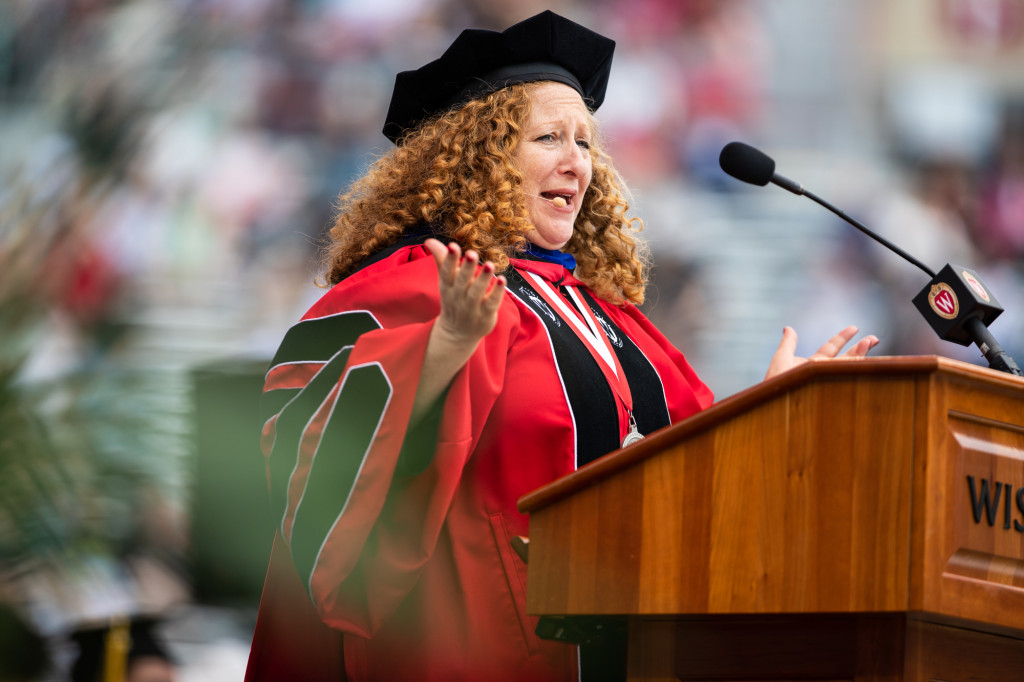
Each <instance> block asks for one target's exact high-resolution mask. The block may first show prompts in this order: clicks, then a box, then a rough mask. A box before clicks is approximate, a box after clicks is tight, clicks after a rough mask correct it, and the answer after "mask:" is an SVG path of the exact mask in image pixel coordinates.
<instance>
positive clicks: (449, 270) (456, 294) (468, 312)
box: [424, 239, 506, 348]
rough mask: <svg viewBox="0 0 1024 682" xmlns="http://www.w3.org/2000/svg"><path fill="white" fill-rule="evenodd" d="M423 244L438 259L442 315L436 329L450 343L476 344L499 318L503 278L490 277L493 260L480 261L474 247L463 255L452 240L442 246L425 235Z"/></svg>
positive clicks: (503, 287) (503, 288) (504, 282)
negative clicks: (481, 262)
mask: <svg viewBox="0 0 1024 682" xmlns="http://www.w3.org/2000/svg"><path fill="white" fill-rule="evenodd" d="M424 246H426V247H427V249H428V250H429V251H430V253H431V255H433V256H434V261H435V262H436V263H437V275H438V280H439V282H438V286H439V288H440V293H441V315H440V317H438V320H437V322H436V324H437V325H438V326H439V327H440V329H439V332H440V333H442V334H444V335H445V337H446V340H448V341H450V342H452V343H455V344H458V345H462V344H470V345H472V346H473V348H475V347H476V344H477V343H478V342H479V341H480V339H482V338H484V337H485V336H487V334H489V333H490V332H491V330H492V329H494V325H495V323H496V322H497V320H498V308H499V307H500V306H501V302H502V300H503V299H504V295H505V285H506V281H505V278H504V277H502V276H500V275H499V276H498V277H493V275H494V263H491V262H490V261H487V262H486V263H483V265H481V264H480V257H479V256H478V255H477V253H476V252H475V251H467V252H466V255H465V257H463V255H462V249H461V248H459V245H458V244H456V243H455V242H452V243H451V244H448V245H447V246H445V245H444V244H442V243H441V242H439V241H438V240H436V239H428V240H427V241H426V242H425V243H424ZM492 283H493V286H492Z"/></svg>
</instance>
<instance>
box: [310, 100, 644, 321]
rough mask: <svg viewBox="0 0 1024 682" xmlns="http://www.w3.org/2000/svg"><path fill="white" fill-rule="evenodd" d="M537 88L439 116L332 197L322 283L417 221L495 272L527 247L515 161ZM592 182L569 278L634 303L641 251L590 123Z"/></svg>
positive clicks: (573, 243) (572, 247)
mask: <svg viewBox="0 0 1024 682" xmlns="http://www.w3.org/2000/svg"><path fill="white" fill-rule="evenodd" d="M535 85H536V84H525V85H513V86H509V87H507V88H503V89H501V90H498V91H496V92H493V93H491V94H489V95H486V96H484V97H481V98H479V99H475V100H472V101H470V102H468V103H467V104H465V105H463V106H461V107H459V108H457V109H454V110H452V111H449V112H447V113H444V114H442V115H441V116H439V117H437V118H435V119H434V120H432V121H429V122H427V123H425V124H423V125H421V126H419V127H418V128H416V129H415V130H412V131H410V132H409V133H407V134H406V136H405V137H403V138H402V139H401V140H400V143H399V145H398V147H396V148H395V149H393V150H391V151H390V152H388V153H387V154H385V155H384V156H382V157H381V158H379V159H378V160H377V161H376V162H375V163H374V164H373V166H372V167H371V168H370V170H369V172H368V173H367V174H366V175H365V176H363V177H362V178H361V179H359V180H358V181H356V182H355V184H353V185H352V187H351V188H350V189H349V191H348V192H345V193H344V194H342V195H341V196H340V197H339V198H338V207H337V208H338V212H337V218H336V219H335V222H334V226H333V227H332V228H331V230H330V242H329V243H328V244H327V246H326V247H325V249H324V254H323V257H324V265H325V270H326V272H325V275H324V279H325V280H326V284H327V285H328V286H329V285H333V284H337V283H338V282H339V281H341V280H342V279H343V278H344V277H345V276H346V275H348V274H350V273H351V272H353V271H354V270H355V269H356V268H357V267H358V266H359V264H360V263H361V262H362V261H363V260H365V259H366V258H367V257H369V256H370V255H372V254H373V253H375V252H377V251H379V250H380V249H382V248H384V247H386V246H389V245H391V244H393V243H394V242H396V241H398V240H399V239H400V238H401V237H402V235H403V234H404V233H405V231H406V230H407V229H408V228H409V227H411V226H413V225H416V224H422V223H429V224H430V225H431V226H433V228H434V229H435V230H436V231H438V232H440V233H441V235H443V236H446V237H448V238H449V239H451V240H454V241H456V242H458V243H459V245H460V246H461V247H462V248H463V249H474V250H476V251H477V252H478V253H479V254H480V256H481V259H482V260H491V261H493V262H494V264H495V265H496V266H497V269H498V270H499V271H502V270H505V269H506V268H507V267H508V263H509V258H515V257H517V255H519V254H521V253H522V252H523V250H524V249H525V248H526V245H527V244H526V242H527V238H526V235H527V233H528V232H530V230H532V229H533V226H532V225H531V224H530V220H529V215H528V213H527V210H526V198H525V196H524V195H523V192H522V180H523V178H522V175H521V174H520V172H519V170H518V169H517V168H516V165H515V161H514V154H515V150H516V147H517V145H518V144H519V137H520V132H521V129H522V125H523V124H524V122H525V121H526V119H527V116H528V115H529V112H530V92H531V90H532V89H533V87H534V86H535ZM591 127H592V129H593V130H594V132H595V139H594V140H593V141H592V144H591V147H590V154H591V159H592V165H593V175H592V179H591V181H590V186H589V187H588V188H587V192H586V194H585V195H584V197H583V204H582V206H581V209H580V213H579V215H578V216H577V218H576V225H575V228H574V231H573V236H572V238H571V239H570V240H569V242H568V243H567V244H566V245H565V247H564V248H563V250H564V251H566V252H568V253H571V254H572V255H573V256H574V257H575V258H576V263H577V269H576V273H575V274H576V276H577V277H578V278H579V279H580V280H582V281H583V282H585V283H586V284H587V285H588V286H589V287H590V288H591V289H592V290H593V291H594V293H596V294H597V295H598V296H600V297H601V298H604V299H605V300H608V301H611V302H613V303H617V304H621V303H623V302H626V301H628V302H631V303H636V304H639V303H642V302H643V299H644V288H645V286H646V271H647V252H646V249H645V247H644V245H643V243H642V242H641V241H639V240H638V239H637V237H636V235H637V233H638V232H639V231H640V230H641V229H642V227H643V223H642V222H641V221H640V219H639V218H628V217H626V212H627V211H628V210H629V203H628V202H627V201H626V198H625V186H624V184H623V183H622V180H621V178H620V177H619V176H618V173H617V172H616V171H615V170H614V168H613V166H612V163H611V159H610V158H609V157H608V155H607V154H606V153H605V152H604V151H602V149H601V145H600V139H599V138H598V136H597V135H596V133H597V128H596V125H595V124H594V122H593V121H592V122H591Z"/></svg>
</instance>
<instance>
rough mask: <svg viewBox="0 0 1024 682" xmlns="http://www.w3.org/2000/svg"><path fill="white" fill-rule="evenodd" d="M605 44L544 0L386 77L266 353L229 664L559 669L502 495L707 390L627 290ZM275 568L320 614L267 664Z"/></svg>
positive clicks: (291, 624) (532, 673)
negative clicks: (376, 122)
mask: <svg viewBox="0 0 1024 682" xmlns="http://www.w3.org/2000/svg"><path fill="white" fill-rule="evenodd" d="M613 47H614V43H612V41H610V40H608V39H606V38H604V37H602V36H599V35H598V34H596V33H593V32H591V31H589V30H587V29H585V28H583V27H582V26H579V25H577V24H574V23H573V22H570V21H568V20H566V19H563V18H561V17H559V16H557V15H555V14H552V13H550V12H545V13H543V14H540V15H537V16H535V17H533V18H531V19H528V20H526V21H524V22H522V23H520V24H517V25H516V26H513V27H511V28H509V29H508V30H506V31H504V32H503V33H494V32H490V31H466V32H463V34H462V35H461V36H460V37H459V39H458V40H456V42H455V43H454V44H453V45H452V47H451V48H449V50H448V51H447V52H446V53H445V54H444V55H443V56H442V57H441V58H440V59H438V60H437V61H435V62H432V63H431V64H428V65H426V66H425V67H423V68H421V69H419V70H417V71H415V72H405V73H403V74H400V75H399V77H398V79H397V81H396V88H395V94H394V96H393V99H392V106H391V110H390V111H389V115H388V121H387V124H386V126H385V134H387V135H388V136H389V137H391V138H392V139H393V140H395V141H396V142H397V145H398V146H397V148H396V149H394V150H393V151H392V152H391V153H389V154H388V155H386V156H384V157H383V158H382V159H381V160H380V161H379V162H378V163H377V164H376V165H375V167H374V168H373V169H371V171H370V172H369V173H368V175H367V176H366V177H364V178H363V179H362V180H360V181H359V182H357V183H356V184H355V186H354V187H353V188H352V189H351V190H350V191H349V192H348V193H347V194H345V195H343V196H342V198H341V201H340V209H339V216H338V219H337V221H336V223H335V226H334V228H333V230H332V232H331V237H332V240H333V243H332V245H331V247H330V249H329V251H328V270H327V279H328V283H329V284H331V285H332V288H331V289H330V290H329V291H328V292H327V293H326V294H325V296H324V297H323V298H322V299H321V300H320V301H319V302H318V303H317V304H316V305H314V306H313V308H312V309H311V310H310V311H309V312H308V313H307V314H306V315H305V317H304V318H303V321H302V322H300V323H299V324H297V325H296V326H295V327H293V328H292V330H290V331H289V332H288V334H287V336H286V337H285V340H284V342H283V343H282V346H281V349H280V350H279V351H278V354H277V357H275V359H274V362H273V363H272V366H271V369H270V371H269V372H268V374H267V382H266V387H265V393H264V398H265V405H266V406H267V420H266V425H265V428H264V451H265V453H266V454H267V456H268V472H269V476H270V490H271V498H272V500H273V503H274V512H275V513H276V514H278V515H279V516H278V518H279V519H280V520H281V523H280V527H279V538H278V543H277V546H276V547H275V558H274V559H273V561H272V567H271V571H270V574H269V575H268V582H267V587H266V588H265V593H264V598H263V603H262V605H261V616H260V625H259V626H258V628H257V633H256V637H255V639H254V643H253V653H252V656H251V657H250V666H249V674H248V679H250V680H256V679H285V678H287V679H300V678H301V679H307V677H304V676H303V675H306V674H307V673H305V672H303V673H301V674H300V673H298V672H297V671H296V668H295V666H298V665H302V663H303V662H306V663H308V662H309V661H310V660H312V659H311V658H310V657H317V658H316V660H317V661H318V662H317V664H316V665H314V666H313V667H314V668H317V672H320V673H322V672H323V671H324V670H325V669H326V667H327V666H329V665H335V666H340V665H342V659H343V665H344V668H345V673H344V674H345V675H347V677H348V679H351V680H364V679H365V680H371V679H372V680H378V679H379V680H406V679H416V680H446V681H450V680H474V681H477V680H569V679H576V677H577V665H578V655H577V651H576V649H575V647H571V646H568V645H566V644H563V643H559V642H551V641H545V640H541V639H539V638H538V637H537V636H536V635H535V634H534V628H535V626H536V619H534V618H532V617H530V616H528V615H527V614H526V612H525V577H526V570H525V565H524V564H523V563H522V561H521V560H520V559H519V557H518V556H516V554H515V552H514V551H513V549H512V546H511V543H510V540H511V538H512V537H514V536H517V535H527V533H528V525H527V519H526V517H524V516H523V515H521V514H519V513H518V512H517V510H516V508H515V504H516V500H517V499H518V498H519V497H520V496H522V495H523V494H525V493H527V492H529V491H531V490H533V489H536V488H538V487H540V486H542V485H544V484H546V483H549V482H551V481H553V480H554V479H556V478H559V477H561V476H564V475H566V474H568V473H570V472H571V471H572V470H573V469H574V468H576V467H578V466H581V465H583V464H585V463H587V462H589V461H592V460H593V459H595V458H597V457H600V456H602V455H604V454H607V453H608V452H611V451H613V450H615V449H617V448H618V447H620V446H621V445H623V444H628V443H629V442H631V441H632V440H634V439H637V438H639V437H642V435H643V434H648V433H651V432H652V431H654V430H657V429H659V428H662V427H664V426H667V425H668V424H670V423H673V422H676V421H679V420H681V419H684V418H686V417H687V416H690V415H692V414H694V413H695V412H697V411H699V410H701V409H703V408H705V407H707V406H708V405H710V404H711V402H712V394H711V391H710V390H709V389H708V388H707V387H706V386H705V385H704V384H703V382H701V381H700V379H699V378H698V377H697V375H696V373H695V372H694V371H693V370H692V369H691V368H690V366H689V365H688V364H687V362H686V360H685V358H684V357H683V355H682V354H681V353H680V352H679V351H678V350H676V349H675V348H674V347H672V345H671V344H669V343H668V341H667V340H666V339H665V338H664V337H663V336H662V335H661V334H660V333H659V332H658V331H657V330H656V329H655V328H654V327H653V326H652V325H651V324H650V323H649V322H648V321H647V320H646V318H644V316H643V315H642V314H641V313H640V312H639V311H638V310H637V308H636V307H635V304H637V303H639V302H641V301H642V299H643V287H644V260H643V256H642V251H641V250H640V248H639V246H638V243H637V241H636V240H635V232H634V230H633V224H634V220H635V219H631V218H628V217H627V216H626V211H627V208H628V206H627V203H626V201H625V199H624V197H623V190H622V187H621V184H620V183H619V181H618V179H617V177H616V174H615V172H614V170H613V168H612V166H611V164H610V161H609V160H608V158H607V157H606V155H605V154H604V153H603V152H602V150H601V144H600V138H599V136H598V135H597V129H596V125H595V122H594V120H593V118H592V114H591V111H592V110H593V109H596V108H597V107H598V106H599V105H600V103H601V100H602V99H603V96H604V89H605V84H606V83H607V76H608V70H609V68H610V64H611V53H612V49H613ZM588 104H589V107H588ZM852 334H853V331H851V330H845V331H844V332H843V334H842V335H840V336H837V337H836V338H835V339H833V342H831V343H833V344H838V345H837V346H836V348H835V349H834V350H833V349H832V348H831V347H829V348H825V349H823V350H822V351H820V352H821V353H822V354H825V355H834V354H835V353H836V352H837V351H838V347H839V346H841V345H843V344H844V343H845V342H846V341H847V340H849V337H850V336H852ZM790 344H795V335H793V334H792V332H791V330H789V331H787V332H786V338H785V339H784V342H783V345H782V346H780V351H779V352H778V353H777V354H776V357H775V359H774V360H773V364H772V369H771V370H770V372H776V371H781V370H782V369H785V368H786V367H788V366H790V365H792V364H795V363H796V362H798V361H799V359H797V358H795V357H794V356H793V352H792V347H791V346H790ZM870 345H871V342H870V341H869V340H865V341H862V342H861V343H859V344H857V345H856V346H855V347H854V348H853V349H852V350H851V353H853V354H861V355H862V354H863V353H865V352H866V351H867V349H868V348H869V347H870ZM284 547H287V550H288V553H287V555H285V553H284V551H283V549H284ZM296 575H297V576H298V577H297V578H296ZM289 580H290V581H292V588H294V589H296V590H297V591H298V590H299V589H300V588H299V586H301V593H300V595H299V596H298V597H295V598H294V602H295V603H298V602H302V601H305V602H306V603H309V602H310V601H311V602H312V603H313V604H315V605H316V610H317V612H318V617H319V620H322V621H323V622H324V623H326V624H327V625H328V626H330V630H329V631H324V630H320V631H317V630H316V628H312V629H309V630H306V629H302V630H301V632H302V636H301V637H300V638H299V639H300V642H299V644H300V645H310V643H311V642H313V641H314V640H316V642H317V644H316V645H315V646H314V645H310V649H311V651H306V652H301V653H298V654H295V655H294V656H293V658H292V660H291V661H284V660H283V658H284V657H287V654H286V652H285V646H284V644H282V642H281V641H280V640H278V639H275V637H276V635H275V634H274V633H273V628H274V623H277V624H281V623H283V622H287V623H288V626H287V628H288V630H289V631H290V634H292V635H295V634H296V632H297V631H299V626H298V625H297V622H298V621H296V620H295V618H297V617H298V616H296V615H295V614H291V615H290V618H291V620H285V619H282V618H281V615H280V609H281V608H285V607H282V604H286V605H287V604H288V603H289V600H290V599H292V597H290V596H289V595H286V594H283V593H279V592H277V590H280V589H282V588H281V587H280V586H281V585H282V584H285V583H286V582H287V581H289ZM290 608H295V607H294V604H292V606H291V607H290ZM303 622H307V621H303ZM334 632H341V633H344V634H343V635H342V640H343V642H342V644H341V649H342V651H343V655H339V652H338V648H337V644H336V643H335V642H333V641H332V640H331V637H332V636H333V635H331V634H325V633H334ZM278 634H279V633H278ZM294 639H295V638H294V637H293V641H294ZM332 647H333V648H332ZM324 652H327V654H328V659H329V661H328V662H326V663H325V662H324V659H323V658H321V657H320V655H321V654H323V653H324ZM273 671H277V672H273ZM309 674H310V675H312V674H313V673H309ZM331 675H335V677H334V678H333V679H340V675H341V673H340V671H334V670H332V671H331V672H330V673H329V674H328V675H327V676H326V677H317V678H316V679H330V678H331V677H330V676H331Z"/></svg>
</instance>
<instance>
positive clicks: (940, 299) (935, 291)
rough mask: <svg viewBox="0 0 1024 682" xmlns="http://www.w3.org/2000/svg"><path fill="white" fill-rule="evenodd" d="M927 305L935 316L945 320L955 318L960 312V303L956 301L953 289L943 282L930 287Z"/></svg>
mask: <svg viewBox="0 0 1024 682" xmlns="http://www.w3.org/2000/svg"><path fill="white" fill-rule="evenodd" d="M928 305H929V306H931V309H932V310H934V311H935V314H937V315H938V316H939V317H942V318H944V319H947V320H952V319H954V318H956V316H957V314H958V313H959V312H960V302H959V301H957V300H956V294H955V293H953V288H952V287H951V286H949V285H948V284H946V283H945V282H939V283H938V284H934V285H932V288H931V291H929V292H928Z"/></svg>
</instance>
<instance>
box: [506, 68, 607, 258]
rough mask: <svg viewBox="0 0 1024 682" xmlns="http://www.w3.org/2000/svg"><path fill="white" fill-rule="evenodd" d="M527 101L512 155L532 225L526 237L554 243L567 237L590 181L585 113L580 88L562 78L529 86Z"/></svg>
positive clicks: (549, 244)
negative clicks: (527, 112) (525, 112)
mask: <svg viewBox="0 0 1024 682" xmlns="http://www.w3.org/2000/svg"><path fill="white" fill-rule="evenodd" d="M530 105H531V106H530V115H529V117H528V118H527V119H526V123H525V125H524V127H523V135H522V137H521V138H520V142H519V146H518V147H517V148H516V151H515V155H514V156H515V161H516V165H517V167H518V168H519V171H520V172H521V173H522V174H523V193H524V194H525V195H526V209H527V212H528V214H529V217H530V222H531V223H533V227H534V229H533V231H532V232H529V233H527V235H526V238H527V239H529V240H530V241H531V242H533V243H534V244H536V245H537V246H541V247H543V248H545V249H559V248H561V247H562V246H564V245H565V243H566V242H567V241H569V238H570V237H572V230H573V225H574V224H575V223H576V216H578V215H579V213H580V207H581V206H582V205H583V195H584V194H585V193H586V191H587V187H589V186H590V176H591V173H592V171H593V168H592V165H591V160H590V141H591V135H592V131H591V130H590V114H589V113H588V112H587V108H586V106H585V105H584V104H583V98H581V97H580V95H579V93H577V92H576V91H575V90H573V89H572V88H570V87H569V86H568V85H562V84H561V83H550V82H548V83H542V84H540V85H538V86H536V87H534V88H532V89H531V91H530ZM557 197H561V198H562V199H563V200H564V204H563V203H562V201H560V200H557V199H556V198H557Z"/></svg>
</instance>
